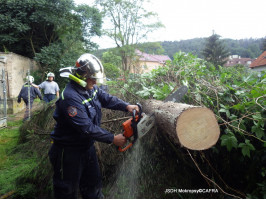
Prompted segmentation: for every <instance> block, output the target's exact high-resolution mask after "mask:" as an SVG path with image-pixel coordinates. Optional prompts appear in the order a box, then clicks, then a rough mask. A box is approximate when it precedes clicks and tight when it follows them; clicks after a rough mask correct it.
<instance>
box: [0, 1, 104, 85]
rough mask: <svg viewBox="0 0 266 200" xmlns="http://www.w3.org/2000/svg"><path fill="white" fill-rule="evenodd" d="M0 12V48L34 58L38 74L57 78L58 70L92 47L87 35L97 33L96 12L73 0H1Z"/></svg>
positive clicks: (100, 19) (89, 37) (99, 19)
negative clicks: (50, 74) (51, 72)
mask: <svg viewBox="0 0 266 200" xmlns="http://www.w3.org/2000/svg"><path fill="white" fill-rule="evenodd" d="M0 13H1V14H0V51H10V52H14V53H17V54H20V55H23V56H26V57H29V58H34V59H36V60H37V61H38V62H39V63H40V64H41V70H40V73H41V74H42V75H41V76H42V77H43V76H44V75H45V74H46V73H47V72H48V71H53V72H56V76H57V77H59V76H58V69H59V68H61V67H63V66H71V65H74V63H75V61H76V59H77V58H78V57H79V56H80V55H81V54H82V53H84V52H89V51H92V50H94V49H95V48H96V47H97V45H96V44H95V43H93V42H92V41H91V38H92V37H93V36H96V35H97V36H100V35H101V31H100V30H101V25H102V17H101V14H100V13H99V11H98V10H97V9H96V8H92V7H89V6H88V5H85V4H84V5H79V6H75V4H74V2H73V0H55V1H50V0H43V1H36V0H21V1H14V0H8V1H7V0H5V1H1V4H0ZM42 81H43V80H42ZM59 84H60V85H61V83H59ZM62 85H63V83H62Z"/></svg>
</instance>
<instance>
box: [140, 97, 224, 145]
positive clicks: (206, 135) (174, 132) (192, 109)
mask: <svg viewBox="0 0 266 200" xmlns="http://www.w3.org/2000/svg"><path fill="white" fill-rule="evenodd" d="M142 105H143V110H144V112H145V113H146V114H152V113H154V114H155V119H156V125H157V126H159V128H160V130H162V131H163V132H164V133H165V134H166V135H167V136H168V138H169V139H170V140H171V142H173V143H174V144H177V145H180V146H181V147H186V148H188V149H192V150H205V149H208V148H210V147H212V146H213V145H215V144H216V142H217V140H218V138H219V135H220V129H219V125H218V123H217V120H216V118H215V115H214V113H213V112H212V111H211V110H210V109H208V108H205V107H199V106H193V105H188V104H182V103H174V102H165V103H164V102H162V101H158V100H147V101H144V102H142Z"/></svg>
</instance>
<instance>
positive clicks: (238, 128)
mask: <svg viewBox="0 0 266 200" xmlns="http://www.w3.org/2000/svg"><path fill="white" fill-rule="evenodd" d="M181 85H187V86H188V88H189V90H188V93H187V95H186V96H185V97H184V99H183V102H185V103H187V104H191V105H199V106H206V107H208V108H210V109H211V110H213V112H214V113H215V115H216V117H217V119H218V122H219V123H220V129H221V137H220V143H218V144H217V145H216V148H215V151H214V150H213V153H214V152H216V153H217V156H216V157H217V159H219V161H217V159H216V161H215V162H216V163H217V165H216V166H217V168H218V170H219V169H220V168H221V169H220V170H222V171H223V170H224V175H225V176H227V174H228V177H226V179H227V181H228V182H239V184H240V181H242V183H243V181H244V182H245V183H246V185H245V186H244V185H243V186H241V187H242V188H243V190H245V191H246V192H247V193H251V191H252V190H256V191H257V192H256V194H255V193H252V195H254V196H256V195H261V193H262V191H261V188H260V187H256V185H257V183H261V182H262V178H263V177H262V174H261V173H260V171H261V169H262V167H263V166H264V164H263V163H264V162H265V159H264V158H263V159H261V156H262V155H263V152H265V147H266V145H265V144H266V135H265V117H266V115H265V105H266V100H265V95H266V74H265V71H263V72H253V71H251V70H248V69H247V68H245V67H243V66H237V67H219V68H218V70H217V69H216V68H215V67H214V66H213V65H212V64H210V63H207V62H206V61H204V60H202V59H199V58H197V57H196V56H194V55H192V54H185V53H182V52H179V53H176V54H175V55H174V59H173V60H172V62H168V63H167V65H166V66H164V67H159V68H158V69H156V70H152V71H151V72H150V73H146V74H141V75H140V76H135V79H132V80H130V81H128V83H127V85H124V87H125V88H126V89H127V90H128V91H130V92H132V93H134V94H136V95H138V96H139V97H142V98H155V99H160V100H163V99H164V98H165V97H166V96H167V95H168V94H169V93H170V91H171V90H172V89H173V88H174V87H180V86H181ZM226 152H230V154H227V155H228V156H227V157H225V156H224V154H226ZM228 162H229V163H230V162H233V164H232V165H231V164H230V166H231V168H229V169H228V170H227V168H226V167H225V163H228ZM218 165H221V166H218ZM241 165H245V166H246V167H247V168H246V169H242V168H241ZM232 166H233V167H232ZM223 167H224V168H223ZM232 168H235V169H236V170H237V169H238V168H241V170H240V171H239V173H238V174H236V175H235V176H237V180H235V179H232V177H231V176H230V175H229V174H230V173H232V171H231V170H232ZM251 169H252V174H253V178H250V177H249V176H247V174H250V173H251V172H250V170H251ZM225 170H227V171H225ZM264 186H265V185H264ZM259 197H262V196H259Z"/></svg>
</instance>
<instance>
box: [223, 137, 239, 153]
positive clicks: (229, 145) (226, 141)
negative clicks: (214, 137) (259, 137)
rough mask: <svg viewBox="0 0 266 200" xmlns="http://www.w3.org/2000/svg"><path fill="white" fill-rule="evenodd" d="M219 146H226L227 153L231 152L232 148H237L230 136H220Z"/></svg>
mask: <svg viewBox="0 0 266 200" xmlns="http://www.w3.org/2000/svg"><path fill="white" fill-rule="evenodd" d="M221 140H222V142H221V145H222V146H226V148H227V150H228V151H231V150H232V148H237V139H236V137H235V136H234V135H232V134H227V135H222V137H221Z"/></svg>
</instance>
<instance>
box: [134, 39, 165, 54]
mask: <svg viewBox="0 0 266 200" xmlns="http://www.w3.org/2000/svg"><path fill="white" fill-rule="evenodd" d="M136 48H137V49H139V50H140V51H142V52H145V53H148V54H157V55H161V54H165V50H164V49H163V47H162V45H161V44H160V42H147V43H142V44H138V45H137V46H136Z"/></svg>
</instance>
